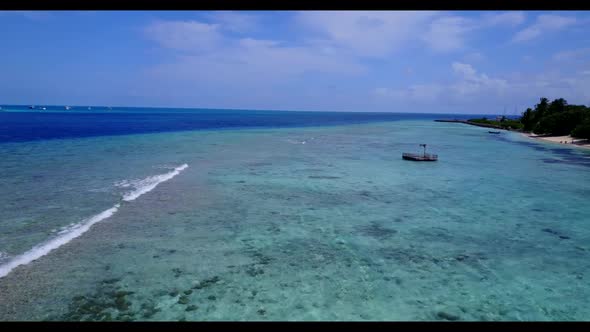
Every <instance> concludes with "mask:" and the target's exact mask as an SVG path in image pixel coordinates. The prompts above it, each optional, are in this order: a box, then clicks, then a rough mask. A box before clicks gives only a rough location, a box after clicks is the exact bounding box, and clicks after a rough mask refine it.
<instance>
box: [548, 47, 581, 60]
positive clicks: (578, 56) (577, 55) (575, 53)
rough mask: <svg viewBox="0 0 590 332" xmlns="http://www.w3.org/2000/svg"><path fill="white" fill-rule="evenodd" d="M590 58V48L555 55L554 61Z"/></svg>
mask: <svg viewBox="0 0 590 332" xmlns="http://www.w3.org/2000/svg"><path fill="white" fill-rule="evenodd" d="M584 58H590V47H586V48H580V49H577V50H569V51H562V52H558V53H556V54H554V55H553V60H556V61H570V60H576V59H584Z"/></svg>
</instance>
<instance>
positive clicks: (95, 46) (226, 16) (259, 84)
mask: <svg viewBox="0 0 590 332" xmlns="http://www.w3.org/2000/svg"><path fill="white" fill-rule="evenodd" d="M587 31H590V15H589V13H587V12H570V11H559V12H542V11H530V12H519V11H509V12H495V11H486V12H480V11H461V12H454V11H443V12H435V11H415V12H411V11H388V12H387V11H386V12H383V11H368V12H358V11H334V12H326V11H303V12H275V11H261V12H257V11H243V12H232V11H216V12H198V11H197V12H195V11H161V12H160V11H143V12H142V11H118V12H117V11H92V12H80V11H62V12H30V11H16V12H8V11H4V12H2V11H0V41H1V42H0V77H1V78H2V79H1V80H0V104H35V105H43V104H47V105H66V104H67V105H114V106H152V107H202V108H239V109H282V110H309V111H314V110H318V111H360V112H362V111H388V112H429V113H439V112H440V113H449V112H450V113H502V112H503V111H504V109H506V112H507V113H508V114H512V113H514V112H515V108H516V110H517V111H518V112H520V111H522V110H524V109H525V108H526V107H528V106H532V105H534V104H535V103H536V102H537V101H538V99H539V97H541V96H546V97H548V98H559V97H563V98H566V99H567V100H568V101H569V102H570V103H580V104H586V105H589V104H590V34H588V33H587Z"/></svg>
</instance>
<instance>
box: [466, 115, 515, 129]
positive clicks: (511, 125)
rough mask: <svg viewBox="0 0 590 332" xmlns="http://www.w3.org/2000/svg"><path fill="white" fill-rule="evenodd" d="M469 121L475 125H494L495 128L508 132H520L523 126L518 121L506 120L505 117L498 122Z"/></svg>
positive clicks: (484, 119) (484, 120) (487, 120)
mask: <svg viewBox="0 0 590 332" xmlns="http://www.w3.org/2000/svg"><path fill="white" fill-rule="evenodd" d="M469 121H470V122H475V123H481V124H488V125H494V126H497V127H501V128H503V129H508V130H514V129H516V130H520V129H522V127H523V124H522V123H521V122H520V120H513V119H508V118H507V117H505V116H503V117H501V118H500V119H498V120H489V119H487V118H481V119H471V120H469Z"/></svg>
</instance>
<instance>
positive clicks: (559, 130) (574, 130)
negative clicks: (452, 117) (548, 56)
mask: <svg viewBox="0 0 590 332" xmlns="http://www.w3.org/2000/svg"><path fill="white" fill-rule="evenodd" d="M469 122H474V123H480V124H487V125H493V126H496V127H498V128H503V129H508V130H521V131H525V132H533V133H535V134H538V135H542V134H546V135H553V136H562V135H571V136H572V137H575V138H586V139H590V108H589V107H586V106H584V105H569V104H568V103H567V101H566V100H565V99H563V98H559V99H555V100H554V101H552V102H549V99H547V98H541V100H540V102H539V103H538V104H537V105H535V108H534V109H532V108H527V110H526V111H525V112H524V113H522V116H521V117H520V119H517V120H513V119H509V118H506V117H504V116H502V117H501V118H499V119H496V120H489V119H487V118H481V119H470V120H469Z"/></svg>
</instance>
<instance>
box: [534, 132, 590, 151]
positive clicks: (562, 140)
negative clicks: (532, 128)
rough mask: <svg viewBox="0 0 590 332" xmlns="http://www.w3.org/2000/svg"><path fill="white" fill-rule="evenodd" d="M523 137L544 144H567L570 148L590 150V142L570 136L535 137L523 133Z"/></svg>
mask: <svg viewBox="0 0 590 332" xmlns="http://www.w3.org/2000/svg"><path fill="white" fill-rule="evenodd" d="M523 135H524V136H526V137H529V138H533V139H538V140H542V141H546V142H552V143H558V144H567V145H571V146H576V147H581V148H586V149H590V140H587V139H579V138H573V137H571V136H570V135H567V136H544V135H535V134H527V133H523Z"/></svg>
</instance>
